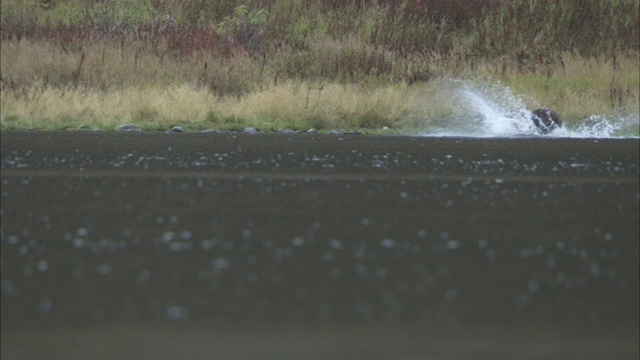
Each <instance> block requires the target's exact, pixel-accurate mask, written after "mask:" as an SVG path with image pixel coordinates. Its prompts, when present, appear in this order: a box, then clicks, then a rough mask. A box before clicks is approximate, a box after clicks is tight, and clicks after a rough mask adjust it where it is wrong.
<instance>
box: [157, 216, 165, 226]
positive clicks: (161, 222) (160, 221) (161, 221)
mask: <svg viewBox="0 0 640 360" xmlns="http://www.w3.org/2000/svg"><path fill="white" fill-rule="evenodd" d="M156 224H158V225H162V224H164V218H163V217H162V216H158V217H157V218H156Z"/></svg>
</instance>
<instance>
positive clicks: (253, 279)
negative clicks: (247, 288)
mask: <svg viewBox="0 0 640 360" xmlns="http://www.w3.org/2000/svg"><path fill="white" fill-rule="evenodd" d="M247 282H248V283H249V284H255V283H257V282H258V275H257V274H256V273H249V274H247Z"/></svg>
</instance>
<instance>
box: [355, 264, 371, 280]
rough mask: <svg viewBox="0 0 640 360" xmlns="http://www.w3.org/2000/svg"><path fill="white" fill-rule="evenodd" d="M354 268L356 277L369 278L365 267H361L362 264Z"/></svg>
mask: <svg viewBox="0 0 640 360" xmlns="http://www.w3.org/2000/svg"><path fill="white" fill-rule="evenodd" d="M355 268H356V273H357V274H358V275H360V276H361V277H365V278H366V277H367V276H369V270H368V269H367V267H366V266H364V265H362V264H358V265H356V266H355Z"/></svg>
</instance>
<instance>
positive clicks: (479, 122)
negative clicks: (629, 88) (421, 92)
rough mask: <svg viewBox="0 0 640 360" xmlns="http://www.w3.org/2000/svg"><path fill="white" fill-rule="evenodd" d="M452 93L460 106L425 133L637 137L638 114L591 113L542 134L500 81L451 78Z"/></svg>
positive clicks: (443, 135)
mask: <svg viewBox="0 0 640 360" xmlns="http://www.w3.org/2000/svg"><path fill="white" fill-rule="evenodd" d="M451 84H452V90H451V94H450V95H451V96H453V97H455V100H456V101H455V104H456V106H457V107H459V109H457V110H458V111H457V112H456V115H454V116H451V118H450V119H447V121H445V122H444V123H441V124H440V125H441V126H442V127H441V128H440V129H438V130H436V131H432V132H427V133H423V134H422V135H424V136H439V137H446V136H463V137H539V136H544V137H571V138H638V133H639V132H640V131H639V127H640V125H639V124H640V116H639V115H628V116H619V117H615V118H607V117H605V116H601V115H592V116H590V117H588V118H587V119H585V120H582V121H580V122H578V123H577V124H573V125H572V126H568V125H567V124H566V123H565V126H563V127H562V128H560V129H556V130H555V131H554V132H553V133H552V134H548V135H541V134H540V133H539V132H538V130H537V129H536V127H535V125H534V124H533V122H532V121H531V111H530V110H529V109H527V108H526V106H525V105H524V102H523V101H522V100H521V99H520V98H518V97H517V96H515V95H514V94H513V92H512V91H511V89H509V88H508V87H506V86H502V85H500V84H479V85H478V84H471V83H467V82H463V81H459V80H452V81H451Z"/></svg>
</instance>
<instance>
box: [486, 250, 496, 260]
mask: <svg viewBox="0 0 640 360" xmlns="http://www.w3.org/2000/svg"><path fill="white" fill-rule="evenodd" d="M484 255H485V256H486V257H487V258H489V259H493V258H494V257H495V256H496V252H495V251H493V250H492V249H489V250H487V251H486V252H485V253H484Z"/></svg>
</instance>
